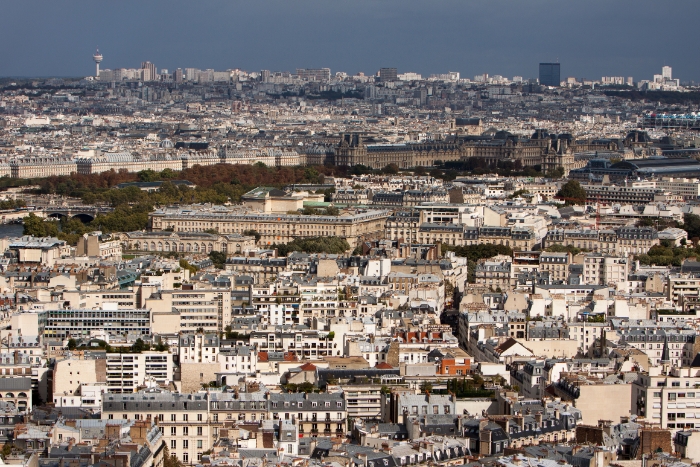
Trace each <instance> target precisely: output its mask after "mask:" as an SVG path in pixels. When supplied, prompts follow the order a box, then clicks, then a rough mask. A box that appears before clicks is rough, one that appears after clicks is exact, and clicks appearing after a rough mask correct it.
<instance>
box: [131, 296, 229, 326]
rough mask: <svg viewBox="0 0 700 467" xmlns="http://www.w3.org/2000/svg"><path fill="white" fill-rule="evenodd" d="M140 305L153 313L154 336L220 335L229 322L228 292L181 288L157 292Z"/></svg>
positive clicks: (145, 298)
mask: <svg viewBox="0 0 700 467" xmlns="http://www.w3.org/2000/svg"><path fill="white" fill-rule="evenodd" d="M144 295H145V294H144ZM143 302H144V306H145V307H146V308H149V309H151V312H152V314H153V332H154V333H166V334H167V333H177V332H180V331H181V332H186V333H193V334H194V333H196V332H198V331H202V332H205V333H221V332H223V331H224V328H225V327H226V326H227V325H228V324H230V323H231V291H230V290H229V289H195V288H194V287H192V286H190V285H186V286H185V285H183V288H182V290H160V291H156V292H154V293H153V294H151V296H150V297H144V300H143Z"/></svg>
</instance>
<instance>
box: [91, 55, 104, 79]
mask: <svg viewBox="0 0 700 467" xmlns="http://www.w3.org/2000/svg"><path fill="white" fill-rule="evenodd" d="M92 59H93V60H95V78H97V79H100V62H101V61H102V54H101V53H100V49H99V48H98V49H97V52H95V55H93V56H92Z"/></svg>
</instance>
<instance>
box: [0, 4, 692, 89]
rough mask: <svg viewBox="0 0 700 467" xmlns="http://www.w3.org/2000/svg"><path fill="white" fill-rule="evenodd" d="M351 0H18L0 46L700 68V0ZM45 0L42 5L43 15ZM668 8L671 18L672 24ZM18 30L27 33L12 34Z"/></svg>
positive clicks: (239, 64)
mask: <svg viewBox="0 0 700 467" xmlns="http://www.w3.org/2000/svg"><path fill="white" fill-rule="evenodd" d="M505 4H509V8H503V7H504V6H505ZM122 5H123V7H122ZM353 5H355V7H351V6H349V5H347V4H333V5H327V4H324V3H320V2H317V1H313V0H303V1H301V2H297V3H295V5H294V6H290V5H288V4H287V3H285V2H281V1H280V2H278V1H276V0H271V1H270V2H268V3H266V6H265V7H264V9H263V7H261V6H259V5H245V4H244V5H235V6H233V5H232V4H229V3H226V2H209V3H207V4H205V5H204V6H203V7H200V8H193V7H192V6H191V5H188V4H184V3H183V4H175V5H174V7H172V8H169V9H168V8H165V4H162V3H159V2H153V3H151V4H149V5H147V6H145V7H143V9H139V10H137V9H136V4H135V3H132V2H128V1H127V2H126V3H124V4H120V8H116V7H115V6H112V5H104V4H100V5H92V4H85V5H84V8H80V5H74V6H73V7H71V8H65V7H63V6H58V5H54V4H52V3H50V2H45V1H43V0H36V1H34V2H28V3H25V2H21V3H20V2H12V1H11V2H8V3H7V4H6V11H7V14H6V15H4V16H3V17H4V21H3V20H1V19H0V25H1V26H2V27H3V28H2V30H3V32H2V33H0V35H6V37H4V39H5V40H4V42H5V43H6V44H10V43H11V44H12V46H11V47H9V46H6V47H5V48H3V49H0V63H2V66H0V76H89V75H92V74H93V70H94V66H95V64H94V62H93V63H91V62H90V61H89V60H86V59H85V57H86V56H87V54H88V53H90V54H92V53H94V50H95V47H96V46H99V47H100V51H101V52H102V53H103V54H104V56H105V61H104V62H103V63H102V64H101V67H102V68H130V67H136V66H138V64H139V63H140V62H142V61H145V60H150V61H151V62H153V63H154V64H155V65H156V66H157V67H158V68H167V69H169V70H171V69H175V68H178V67H180V68H184V67H195V68H202V69H207V68H213V69H217V70H226V69H235V68H239V69H244V70H248V71H256V70H261V69H269V70H272V71H293V70H295V69H296V68H321V67H328V68H330V69H331V70H332V71H333V73H335V71H344V72H347V73H348V74H355V73H357V72H359V71H362V72H364V73H365V74H368V75H369V74H375V73H376V72H377V71H378V70H379V69H380V68H383V67H396V68H398V70H399V72H407V71H412V72H416V73H421V74H423V75H424V76H429V75H430V74H433V73H446V72H447V71H458V72H460V73H461V74H462V76H464V77H471V76H474V75H476V74H481V73H489V74H500V75H503V76H516V75H520V76H523V77H525V78H534V77H537V74H538V69H537V67H538V64H539V63H541V62H555V61H559V62H560V63H562V71H561V76H562V79H565V78H566V77H568V76H574V77H579V78H593V79H595V78H597V77H600V76H608V75H610V76H618V75H619V76H623V75H624V76H634V77H635V79H637V77H639V79H647V78H650V77H651V76H652V75H653V74H654V73H658V71H657V70H658V69H659V67H660V66H663V65H672V66H673V67H674V74H675V75H676V76H677V77H678V78H680V79H681V81H689V80H695V81H696V80H698V77H700V65H698V64H696V63H694V62H693V61H691V60H689V59H688V57H690V56H692V55H691V54H692V52H693V51H692V46H691V44H692V43H693V42H692V40H690V39H691V36H690V34H691V32H690V31H691V30H692V27H691V25H690V24H689V21H691V20H692V18H693V17H694V15H692V14H688V13H691V12H693V11H698V10H700V7H699V6H698V5H697V4H696V3H693V2H676V3H674V4H673V5H669V6H667V7H666V10H667V13H668V14H666V15H664V16H663V17H659V16H658V15H656V14H655V13H654V8H652V6H653V5H654V4H652V3H651V2H647V1H641V2H639V1H638V2H631V1H621V2H615V3H614V4H611V5H609V4H607V3H605V2H599V1H592V2H587V4H586V5H585V6H581V5H566V6H559V5H555V2H552V1H550V0H540V1H536V2H534V3H530V4H528V5H526V6H523V5H520V4H517V5H516V4H512V5H510V2H499V1H496V2H472V3H469V4H465V3H462V2H456V1H449V0H447V1H445V2H441V3H440V4H438V5H431V8H430V9H426V8H425V6H424V4H423V3H421V2H417V1H408V2H401V4H400V5H399V3H398V2H395V1H393V0H390V1H387V2H382V3H380V4H374V3H372V2H366V1H363V0H358V2H355V3H354V4H353ZM603 6H605V10H603V9H602V8H603ZM555 7H556V8H555ZM37 8H39V9H40V10H41V11H42V12H43V13H41V14H39V15H37V14H35V11H36V9H37ZM30 10H31V11H30ZM601 11H605V14H604V15H601V14H600V12H601ZM30 13H32V14H33V16H32V20H33V21H34V24H35V27H34V32H33V33H32V34H30V35H27V34H26V33H25V34H24V35H22V32H23V30H21V29H20V27H23V26H20V24H21V22H17V21H11V19H12V18H20V17H26V16H27V15H28V14H30ZM676 13H678V14H676ZM681 13H682V14H681ZM153 18H157V19H155V20H154V19H153ZM572 18H576V21H574V20H572ZM621 18H625V21H621V20H620V19H621ZM666 18H674V23H673V25H671V24H670V23H669V21H670V20H668V19H666ZM686 23H688V24H686ZM543 24H544V25H546V27H544V28H543V27H542V25H543ZM667 26H668V27H671V26H673V31H674V36H673V37H675V39H674V40H672V41H653V40H651V41H649V40H646V39H644V34H645V31H656V30H664V28H666V27H667ZM686 26H687V27H686ZM126 31H129V34H125V32H126ZM602 31H605V33H604V34H602ZM653 34H658V33H653ZM20 35H22V40H21V41H16V40H15V41H12V40H11V39H12V37H19V36H20ZM686 39H688V40H686Z"/></svg>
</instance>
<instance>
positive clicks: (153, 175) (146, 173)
mask: <svg viewBox="0 0 700 467" xmlns="http://www.w3.org/2000/svg"><path fill="white" fill-rule="evenodd" d="M136 175H138V177H139V180H141V181H142V182H155V181H156V180H158V173H157V172H156V171H155V170H152V169H146V170H142V171H140V172H138V173H137V174H136Z"/></svg>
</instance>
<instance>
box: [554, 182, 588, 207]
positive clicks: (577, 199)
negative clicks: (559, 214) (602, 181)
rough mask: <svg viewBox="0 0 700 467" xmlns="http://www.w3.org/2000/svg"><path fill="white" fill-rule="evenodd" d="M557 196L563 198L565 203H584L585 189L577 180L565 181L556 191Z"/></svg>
mask: <svg viewBox="0 0 700 467" xmlns="http://www.w3.org/2000/svg"><path fill="white" fill-rule="evenodd" d="M557 197H558V198H561V199H563V200H564V201H565V203H566V204H586V190H584V189H583V187H582V186H581V184H580V183H579V182H578V180H569V181H568V182H566V183H565V184H564V186H562V187H561V190H559V192H558V193H557Z"/></svg>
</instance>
